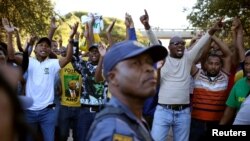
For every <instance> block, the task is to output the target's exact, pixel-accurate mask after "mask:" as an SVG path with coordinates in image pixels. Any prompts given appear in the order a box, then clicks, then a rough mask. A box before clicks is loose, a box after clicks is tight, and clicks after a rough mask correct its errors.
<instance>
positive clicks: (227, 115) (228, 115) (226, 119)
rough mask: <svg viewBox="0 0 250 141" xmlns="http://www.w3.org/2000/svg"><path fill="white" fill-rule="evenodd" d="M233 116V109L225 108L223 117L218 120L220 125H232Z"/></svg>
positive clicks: (234, 110) (234, 112)
mask: <svg viewBox="0 0 250 141" xmlns="http://www.w3.org/2000/svg"><path fill="white" fill-rule="evenodd" d="M235 114H236V109H235V108H231V107H227V108H226V110H225V112H224V115H223V117H222V118H221V120H220V125H229V124H230V123H232V122H233V120H234V117H235Z"/></svg>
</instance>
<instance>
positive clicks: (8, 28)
mask: <svg viewBox="0 0 250 141" xmlns="http://www.w3.org/2000/svg"><path fill="white" fill-rule="evenodd" d="M2 24H3V27H4V29H5V30H6V32H7V33H13V32H14V31H15V27H14V26H13V24H12V23H10V22H9V21H8V19H7V18H2Z"/></svg>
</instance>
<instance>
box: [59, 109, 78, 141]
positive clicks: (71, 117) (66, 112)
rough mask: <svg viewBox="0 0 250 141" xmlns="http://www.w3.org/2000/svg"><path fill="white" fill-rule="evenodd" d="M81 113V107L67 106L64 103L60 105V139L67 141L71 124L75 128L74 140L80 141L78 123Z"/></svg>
mask: <svg viewBox="0 0 250 141" xmlns="http://www.w3.org/2000/svg"><path fill="white" fill-rule="evenodd" d="M79 114H80V107H67V106H64V105H61V106H60V111H59V120H58V123H59V124H58V126H59V128H58V130H59V140H60V141H67V139H68V137H69V129H70V127H71V125H72V128H73V139H74V141H78V139H77V136H76V133H77V131H78V130H77V124H78V118H79Z"/></svg>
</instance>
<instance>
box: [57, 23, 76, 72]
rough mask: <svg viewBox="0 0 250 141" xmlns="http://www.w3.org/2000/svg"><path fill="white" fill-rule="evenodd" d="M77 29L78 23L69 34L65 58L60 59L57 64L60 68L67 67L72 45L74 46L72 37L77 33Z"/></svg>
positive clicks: (70, 57)
mask: <svg viewBox="0 0 250 141" xmlns="http://www.w3.org/2000/svg"><path fill="white" fill-rule="evenodd" d="M77 28H78V23H76V24H75V25H74V26H73V27H72V29H71V34H70V37H69V44H68V46H67V54H66V57H62V58H60V59H59V64H60V67H61V68H63V67H64V66H65V65H67V64H68V63H69V62H70V61H71V59H72V56H73V45H74V40H73V37H74V35H75V33H76V32H77Z"/></svg>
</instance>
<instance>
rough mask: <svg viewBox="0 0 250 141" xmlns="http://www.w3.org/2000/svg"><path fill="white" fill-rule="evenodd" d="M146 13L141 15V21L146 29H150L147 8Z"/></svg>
mask: <svg viewBox="0 0 250 141" xmlns="http://www.w3.org/2000/svg"><path fill="white" fill-rule="evenodd" d="M144 13H145V14H144V15H142V16H141V17H140V21H141V23H142V24H143V25H144V28H145V29H149V28H150V25H149V16H148V12H147V10H146V9H144Z"/></svg>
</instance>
